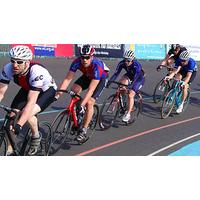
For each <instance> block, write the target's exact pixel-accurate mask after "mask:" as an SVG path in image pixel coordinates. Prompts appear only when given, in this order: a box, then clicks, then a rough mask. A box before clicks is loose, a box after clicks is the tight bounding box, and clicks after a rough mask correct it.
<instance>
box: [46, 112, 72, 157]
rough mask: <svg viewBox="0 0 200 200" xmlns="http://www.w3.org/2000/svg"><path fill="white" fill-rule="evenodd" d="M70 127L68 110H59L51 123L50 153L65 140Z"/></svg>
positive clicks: (58, 147)
mask: <svg viewBox="0 0 200 200" xmlns="http://www.w3.org/2000/svg"><path fill="white" fill-rule="evenodd" d="M70 129H71V117H70V116H68V111H67V110H64V111H61V112H60V113H59V114H58V115H57V117H56V118H55V120H54V121H53V123H52V124H51V131H52V137H51V144H50V150H49V153H50V155H52V154H54V153H56V152H57V151H58V150H59V149H60V148H61V147H62V145H63V143H64V142H65V141H66V138H67V136H68V134H69V132H70Z"/></svg>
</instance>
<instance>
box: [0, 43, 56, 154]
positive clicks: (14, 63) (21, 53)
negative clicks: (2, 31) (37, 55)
mask: <svg viewBox="0 0 200 200" xmlns="http://www.w3.org/2000/svg"><path fill="white" fill-rule="evenodd" d="M32 57H33V54H32V51H31V49H30V48H29V47H27V46H24V45H17V46H15V47H13V48H12V49H11V50H10V58H11V60H10V62H9V63H8V64H6V65H5V66H4V67H3V70H2V72H1V74H0V102H1V100H2V99H3V97H4V95H5V92H6V91H7V89H8V85H9V83H10V81H11V80H13V81H14V82H15V83H16V84H17V85H19V86H20V87H21V89H20V90H19V92H18V93H17V95H16V96H15V98H14V100H13V102H12V104H11V108H13V109H15V110H16V111H20V110H21V111H22V114H21V116H20V118H19V120H18V121H17V124H16V125H15V127H12V126H10V128H11V129H13V131H15V134H16V135H17V134H19V133H20V132H21V130H22V127H23V125H24V124H25V123H26V122H28V123H29V125H30V128H31V130H32V137H31V144H30V149H29V151H28V154H29V155H34V154H36V153H37V151H38V147H39V145H40V141H41V139H42V136H41V134H40V133H39V130H38V119H37V114H38V113H39V112H41V111H43V110H45V109H46V108H47V107H48V106H49V105H50V104H51V103H53V101H54V97H55V93H56V89H57V86H56V84H55V82H54V80H53V78H52V76H51V75H50V73H49V72H48V71H47V69H45V68H44V67H43V66H42V65H40V64H38V63H32V62H31V60H32ZM13 116H14V113H13V114H12V115H11V116H10V117H11V118H12V117H13ZM11 121H12V119H11ZM8 154H11V155H12V148H11V145H9V146H8Z"/></svg>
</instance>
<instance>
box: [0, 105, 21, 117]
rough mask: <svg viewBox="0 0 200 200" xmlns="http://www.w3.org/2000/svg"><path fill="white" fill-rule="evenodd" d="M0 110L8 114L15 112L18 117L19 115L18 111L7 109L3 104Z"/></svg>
mask: <svg viewBox="0 0 200 200" xmlns="http://www.w3.org/2000/svg"><path fill="white" fill-rule="evenodd" d="M0 108H1V109H3V110H5V111H6V112H7V113H11V112H14V113H15V114H16V115H17V114H18V113H19V112H18V111H16V110H14V109H13V108H10V107H7V106H5V105H3V104H0Z"/></svg>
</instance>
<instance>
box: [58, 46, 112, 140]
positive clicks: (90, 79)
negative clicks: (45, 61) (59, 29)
mask: <svg viewBox="0 0 200 200" xmlns="http://www.w3.org/2000/svg"><path fill="white" fill-rule="evenodd" d="M79 53H80V57H78V58H77V59H75V60H74V61H73V62H72V64H71V66H70V69H69V71H68V73H67V75H66V77H65V79H64V81H63V82H62V83H61V86H60V89H61V90H66V89H67V88H68V86H69V84H70V82H71V81H72V80H73V78H74V76H75V73H76V71H77V70H80V71H81V72H82V76H81V77H79V78H78V79H77V80H76V81H75V83H74V85H73V86H72V91H73V92H75V93H77V94H80V93H81V92H82V91H83V90H86V89H87V93H86V95H85V97H84V98H83V100H82V102H81V103H80V105H79V114H81V113H84V112H85V111H86V113H85V117H84V122H83V126H82V128H81V129H80V131H79V134H78V136H77V138H76V139H77V141H78V142H84V141H85V140H86V139H87V128H88V126H89V123H90V121H91V119H92V116H93V112H94V108H93V106H94V104H95V101H96V100H97V99H98V98H99V96H100V95H101V93H102V91H103V89H104V88H105V86H106V84H107V78H108V72H107V70H108V69H107V68H106V66H105V64H104V63H103V61H101V60H99V59H97V58H95V57H94V53H95V49H94V48H93V47H92V46H90V45H83V46H81V47H80V48H79ZM61 94H62V92H58V93H57V94H56V96H55V97H56V98H57V99H58V98H59V97H60V95H61Z"/></svg>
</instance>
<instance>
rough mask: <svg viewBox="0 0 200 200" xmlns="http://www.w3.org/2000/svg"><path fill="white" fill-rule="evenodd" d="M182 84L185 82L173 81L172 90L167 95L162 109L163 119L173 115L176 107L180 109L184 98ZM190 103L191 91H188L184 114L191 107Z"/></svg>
mask: <svg viewBox="0 0 200 200" xmlns="http://www.w3.org/2000/svg"><path fill="white" fill-rule="evenodd" d="M182 84H183V81H180V80H177V79H173V83H172V88H171V90H170V91H169V92H168V93H167V95H166V96H165V99H164V101H163V103H162V108H161V118H162V119H165V118H167V117H168V116H169V115H170V114H171V112H172V110H173V108H174V107H175V106H176V108H178V107H179V106H180V104H181V103H182V98H183V87H182ZM189 102H190V89H188V95H187V98H186V100H185V101H184V106H183V112H184V111H185V110H186V108H187V106H188V105H189Z"/></svg>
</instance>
